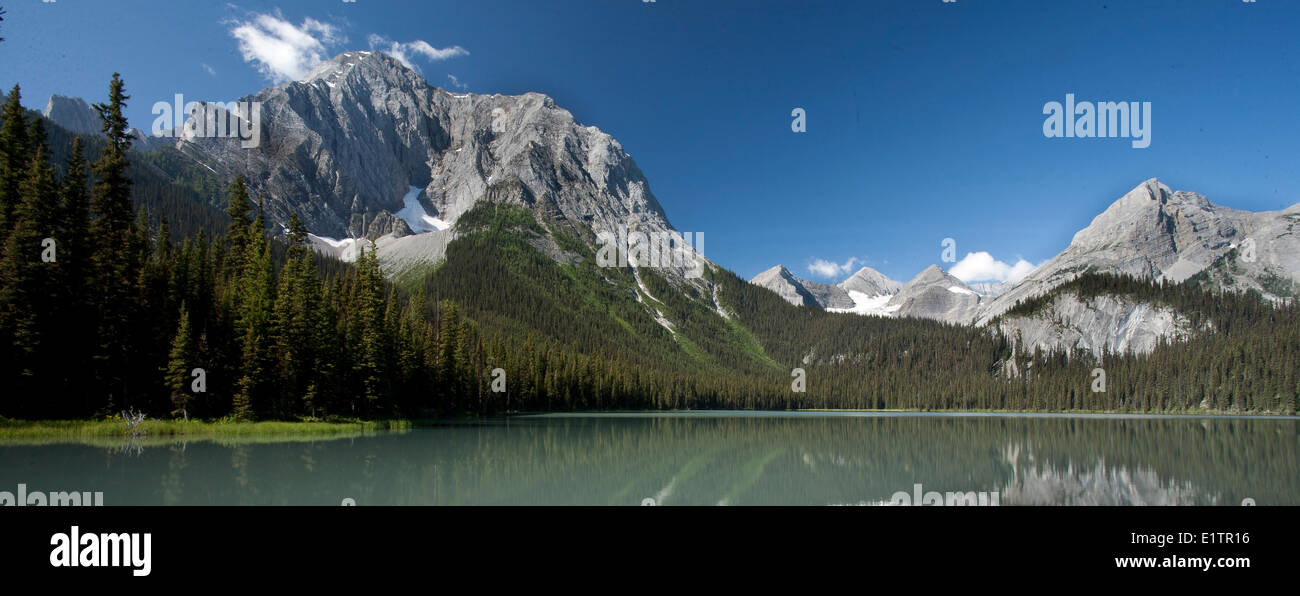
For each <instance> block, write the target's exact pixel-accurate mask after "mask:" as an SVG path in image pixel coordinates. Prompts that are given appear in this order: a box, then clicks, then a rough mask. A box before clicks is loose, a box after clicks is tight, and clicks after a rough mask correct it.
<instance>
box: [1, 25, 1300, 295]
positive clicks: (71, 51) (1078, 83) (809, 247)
mask: <svg viewBox="0 0 1300 596" xmlns="http://www.w3.org/2000/svg"><path fill="white" fill-rule="evenodd" d="M0 3H2V4H3V5H4V6H5V8H6V10H7V12H8V14H7V15H6V17H5V21H4V23H3V24H0V36H3V37H5V38H6V41H5V42H3V43H0V64H3V65H4V66H3V70H2V71H0V85H4V87H5V88H6V89H8V87H10V86H11V85H12V84H13V83H14V82H19V83H21V84H22V85H23V91H24V97H25V99H26V101H25V103H27V104H28V105H30V106H33V107H37V108H39V107H43V105H44V102H45V99H46V98H47V97H48V96H49V95H50V94H51V93H61V94H66V95H77V96H82V97H85V98H87V99H88V100H91V101H99V100H101V99H102V97H103V96H104V94H105V91H106V89H107V81H108V79H109V77H110V75H111V73H112V72H114V71H119V72H121V73H122V74H123V76H124V78H125V79H126V81H127V87H128V91H129V92H130V93H131V94H132V95H133V101H132V103H131V106H130V108H131V110H130V113H129V116H130V117H131V119H132V124H133V125H134V126H138V127H140V128H145V129H148V128H149V124H150V123H151V122H152V121H153V115H152V114H151V113H150V107H151V106H152V104H153V103H154V102H155V101H160V100H168V99H170V98H171V97H172V96H173V95H174V94H176V93H183V94H184V95H185V96H186V98H187V100H193V99H200V100H231V99H235V98H237V97H239V96H242V95H244V94H246V93H250V92H252V91H255V90H257V89H260V88H262V87H266V86H269V85H271V84H272V83H273V82H274V81H276V80H283V78H284V76H285V73H292V72H293V71H294V64H293V63H289V64H287V65H286V64H281V65H280V68H279V71H278V72H279V74H278V75H277V74H276V72H277V71H276V69H275V68H272V67H267V66H265V65H264V64H262V63H260V62H258V61H257V60H256V59H246V57H245V53H244V51H243V50H241V42H240V39H239V37H240V36H241V32H242V36H243V37H244V39H245V40H246V41H247V40H253V41H257V40H258V39H259V38H257V37H256V35H255V34H258V33H260V34H263V35H264V36H265V35H270V34H275V33H276V30H275V29H274V27H271V26H270V25H274V24H276V23H281V24H287V25H289V26H290V27H292V31H291V33H294V34H305V35H307V36H308V37H307V39H306V41H303V40H302V39H300V40H299V41H303V43H304V44H306V45H302V46H294V49H293V51H294V52H297V53H296V54H295V56H296V57H297V58H300V59H303V60H306V61H308V62H309V61H310V60H312V59H313V56H316V55H320V56H323V57H329V56H332V55H334V54H337V53H339V52H342V51H346V50H350V49H368V48H371V47H372V46H373V47H376V48H377V49H382V50H387V51H390V52H391V51H400V52H403V53H404V55H405V57H406V59H407V60H409V61H410V62H411V63H412V64H413V65H414V66H415V67H417V68H418V69H419V70H420V71H421V73H422V74H424V75H425V77H426V78H427V79H428V80H429V81H430V83H432V84H434V85H438V86H441V87H444V88H449V89H451V88H455V84H454V83H453V82H452V80H451V79H450V78H449V75H451V76H454V77H455V78H456V80H457V81H459V82H460V84H461V85H464V86H465V87H466V88H467V89H468V90H469V91H473V92H476V93H507V94H513V93H522V92H525V91H540V92H543V93H547V94H549V95H551V96H552V97H554V98H555V100H556V102H557V103H559V104H560V105H562V106H564V107H566V108H567V109H569V110H570V111H571V112H573V114H574V115H575V116H576V117H577V118H578V119H579V120H580V121H582V122H583V123H584V124H590V125H595V126H598V127H600V128H601V129H602V130H605V131H606V132H609V133H610V134H612V135H613V136H614V137H615V138H617V139H618V140H619V141H620V142H621V143H622V144H623V146H624V148H625V149H626V150H627V151H628V152H629V153H631V154H632V155H633V157H634V158H635V159H636V161H637V163H638V165H639V166H640V167H641V169H642V171H644V172H645V174H646V176H647V177H648V178H649V179H650V183H651V188H652V190H653V191H654V193H655V195H656V196H657V197H658V199H659V201H660V202H661V203H662V204H663V206H664V208H665V210H666V211H667V212H668V214H669V217H670V219H671V220H672V222H673V224H674V225H675V226H676V227H677V228H678V229H679V230H682V231H691V232H703V233H704V234H705V238H706V242H705V246H704V252H705V254H707V255H708V256H709V257H710V258H712V259H713V260H714V261H716V262H718V263H720V264H722V265H724V266H726V267H728V268H731V269H732V270H734V271H736V272H737V273H739V274H740V275H742V276H745V277H750V276H753V275H754V274H756V273H758V272H759V271H762V270H763V269H766V268H768V267H770V266H772V265H775V264H777V263H783V264H785V265H786V266H788V267H790V268H791V269H792V270H793V271H795V273H796V274H797V275H800V276H802V277H806V278H810V279H814V280H818V281H838V279H841V278H842V277H844V276H846V275H847V274H848V273H852V270H854V269H856V267H857V266H858V265H859V264H866V265H870V266H873V267H875V268H877V269H879V270H881V271H882V272H884V273H885V274H887V275H889V276H891V277H894V278H896V279H899V280H902V281H906V280H908V279H910V278H911V277H912V276H913V275H915V274H916V273H917V272H919V271H920V270H921V269H922V268H924V267H925V266H927V265H929V264H932V263H939V261H940V254H941V251H942V246H941V242H942V240H943V239H944V238H953V239H954V240H955V241H956V243H957V246H956V247H957V253H958V255H959V257H961V256H964V255H966V254H967V253H972V252H987V253H989V254H990V255H992V257H993V259H996V261H997V262H1001V263H1005V264H1007V265H1011V264H1014V263H1016V261H1017V260H1019V259H1024V260H1026V261H1028V262H1031V263H1035V264H1036V263H1041V262H1042V261H1044V260H1046V259H1048V258H1051V257H1052V256H1053V255H1055V254H1056V253H1057V252H1059V251H1060V250H1061V249H1063V248H1064V247H1065V246H1066V245H1067V244H1068V243H1069V240H1070V237H1071V236H1072V235H1073V233H1074V232H1075V231H1077V230H1078V229H1080V228H1082V227H1084V226H1086V225H1087V224H1088V222H1089V221H1090V220H1091V218H1092V217H1093V216H1095V215H1096V214H1097V213H1099V212H1100V211H1101V210H1103V209H1104V208H1105V207H1106V206H1107V205H1109V204H1110V203H1111V202H1112V201H1114V200H1115V199H1116V198H1118V197H1119V196H1121V195H1122V194H1124V193H1125V192H1126V191H1128V190H1129V189H1131V188H1132V187H1134V186H1136V185H1137V184H1139V183H1140V182H1142V181H1143V180H1145V179H1147V178H1151V177H1158V178H1160V179H1161V180H1162V181H1163V182H1165V183H1166V184H1168V185H1170V186H1171V187H1173V188H1174V189H1185V190H1195V191H1198V192H1201V193H1203V194H1205V195H1206V196H1208V197H1209V198H1210V200H1211V201H1213V202H1215V203H1218V204H1222V205H1227V206H1230V207H1235V208H1241V209H1251V210H1265V209H1279V208H1283V207H1285V206H1288V205H1291V204H1294V203H1296V202H1300V167H1298V165H1300V159H1297V158H1298V157H1300V142H1298V141H1297V140H1298V139H1300V116H1298V111H1300V101H1297V98H1300V93H1297V91H1300V44H1297V43H1296V42H1295V32H1296V30H1297V29H1298V28H1300V27H1298V26H1300V2H1290V1H1282V0H1258V2H1251V3H1247V2H1240V1H1239V0H1168V1H1161V0H1148V1H1142V2H1123V1H1120V0H1105V1H1089V0H1077V1H1070V2H1043V1H1039V0H1023V1H1017V0H957V1H956V2H951V3H949V2H943V1H942V0H863V1H853V2H849V1H845V2H816V1H803V2H794V1H789V2H766V1H744V2H741V1H737V2H727V1H721V0H697V1H674V0H657V1H656V2H643V1H641V0H600V1H595V0H593V1H571V2H567V1H554V2H552V1H547V2H538V1H534V0H529V1H520V2H498V1H491V0H474V1H460V2H436V1H422V2H396V1H381V0H357V1H356V2H341V1H340V2H325V1H320V0H316V1H313V2H237V3H235V4H224V3H217V2H213V3H199V2H165V1H145V0H133V1H132V2H130V3H117V2H112V3H110V2H99V1H91V0H58V1H57V2H52V3H50V2H41V1H39V0H21V1H18V0H0ZM268 19H269V20H268ZM308 19H310V20H308ZM241 26H243V27H245V29H240V27H241ZM110 32H111V33H112V36H113V37H112V39H110V38H109V33H110ZM283 32H284V31H283V30H282V31H280V33H283ZM372 36H379V37H380V38H382V39H372ZM416 42H424V44H427V45H417V44H416ZM312 44H317V45H318V46H319V47H316V46H313V45H312ZM393 44H401V45H397V46H394V45H393ZM254 45H256V44H254ZM258 47H261V46H258ZM457 48H459V50H457ZM261 49H263V50H265V49H266V48H265V47H262V48H261ZM421 49H424V50H425V51H424V52H421V51H420V50H421ZM254 54H256V51H254ZM259 66H261V68H259ZM299 66H300V65H299ZM277 77H278V78H277ZM1067 93H1073V94H1075V96H1076V97H1077V99H1078V100H1080V101H1084V100H1087V101H1140V102H1151V105H1152V109H1151V112H1152V114H1151V115H1152V128H1151V137H1150V138H1151V145H1150V147H1148V148H1146V149H1134V148H1132V146H1131V144H1130V142H1129V140H1128V139H1103V138H1091V139H1080V138H1068V139H1067V138H1047V137H1045V136H1044V134H1043V122H1044V119H1045V116H1044V115H1043V108H1044V104H1046V103H1047V102H1051V101H1057V102H1064V100H1065V95H1066V94H1067ZM796 107H798V108H803V109H804V110H805V111H806V113H807V117H806V118H807V120H806V123H807V131H806V132H803V133H795V132H793V131H792V130H791V121H792V117H791V110H792V109H794V108H796ZM818 260H821V261H824V262H827V263H830V262H834V263H838V264H840V265H844V264H845V263H850V266H849V267H848V268H845V269H844V270H843V271H842V272H840V271H836V268H832V267H822V268H821V269H822V274H826V273H830V274H831V275H829V276H822V275H820V274H818V273H816V272H814V270H813V269H812V268H810V265H812V264H814V263H815V262H817V261H818ZM971 263H972V264H973V263H974V261H972V262H971ZM941 264H942V263H941ZM994 265H996V263H994ZM944 266H945V267H947V266H948V264H944ZM971 269H972V270H987V271H988V273H987V274H986V276H993V277H995V278H996V277H997V276H1000V275H1002V274H1000V273H997V267H996V266H993V267H971Z"/></svg>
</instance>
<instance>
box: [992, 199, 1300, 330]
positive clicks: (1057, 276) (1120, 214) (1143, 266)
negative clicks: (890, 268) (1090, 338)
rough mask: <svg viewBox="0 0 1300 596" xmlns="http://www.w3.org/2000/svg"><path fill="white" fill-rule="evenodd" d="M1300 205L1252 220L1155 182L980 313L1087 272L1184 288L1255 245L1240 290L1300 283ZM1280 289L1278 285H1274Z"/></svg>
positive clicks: (1239, 277)
mask: <svg viewBox="0 0 1300 596" xmlns="http://www.w3.org/2000/svg"><path fill="white" fill-rule="evenodd" d="M1297 222H1300V205H1294V206H1292V207H1290V208H1288V209H1286V210H1284V211H1268V212H1261V213H1253V212H1249V211H1240V210H1236V209H1229V208H1226V207H1220V206H1217V205H1214V204H1212V203H1210V202H1209V201H1208V200H1206V198H1205V197H1204V196H1201V195H1199V194H1196V193H1191V192H1183V191H1178V192H1174V191H1171V190H1170V189H1169V187H1168V186H1165V185H1164V184H1161V183H1160V182H1159V181H1157V180H1156V179H1154V178H1153V179H1150V180H1147V181H1146V182H1143V183H1142V184H1140V185H1138V187H1137V188H1134V189H1133V190H1132V191H1130V192H1129V193H1128V194H1125V195H1124V196H1123V197H1121V198H1120V199H1119V200H1117V201H1115V203H1113V204H1112V205H1111V206H1110V207H1109V208H1107V209H1106V211H1104V212H1102V213H1101V214H1100V215H1098V216H1097V217H1096V218H1095V219H1093V220H1092V223H1091V224H1090V225H1089V226H1088V227H1086V228H1084V229H1082V230H1080V231H1079V232H1078V233H1076V234H1075V235H1074V239H1073V240H1072V241H1071V242H1070V245H1069V247H1067V248H1066V249H1065V251H1063V252H1062V253H1061V254H1059V255H1057V256H1056V257H1054V258H1053V259H1052V260H1050V261H1048V262H1047V263H1044V264H1043V266H1041V267H1039V268H1038V269H1037V270H1035V271H1034V272H1033V273H1032V274H1030V275H1029V276H1028V277H1026V278H1025V279H1024V280H1022V281H1021V282H1020V283H1019V284H1016V286H1015V287H1013V288H1011V289H1010V290H1008V291H1006V292H1005V293H1003V294H1001V295H1000V296H998V297H997V298H996V299H994V300H991V301H988V302H987V303H986V304H985V305H984V306H982V307H981V308H980V312H979V316H978V317H977V320H976V322H977V324H986V323H988V322H989V321H990V320H992V319H993V318H994V317H996V316H997V315H999V314H1002V313H1004V312H1006V311H1007V310H1008V309H1010V308H1011V307H1013V306H1015V304H1016V303H1017V302H1019V301H1021V300H1025V299H1027V298H1032V297H1034V296H1039V295H1042V294H1044V293H1046V292H1048V291H1050V290H1051V289H1052V288H1055V287H1056V286H1059V285H1061V284H1063V283H1065V282H1067V281H1069V280H1071V279H1073V278H1074V277H1075V276H1077V275H1079V274H1081V273H1083V272H1085V271H1097V272H1112V273H1125V274H1129V275H1132V276H1135V277H1138V278H1140V279H1147V280H1151V281H1160V280H1169V281H1174V282H1178V281H1182V280H1185V279H1187V278H1188V277H1191V276H1192V275H1195V274H1196V273H1198V272H1200V271H1202V270H1204V269H1205V268H1206V267H1207V266H1209V265H1211V264H1213V263H1214V262H1215V261H1216V260H1217V259H1219V258H1220V257H1223V256H1224V255H1225V253H1228V251H1230V250H1232V249H1233V248H1236V247H1238V246H1239V245H1241V246H1243V247H1244V246H1246V245H1250V246H1252V247H1253V249H1254V253H1255V254H1254V255H1253V257H1254V260H1253V261H1252V262H1249V263H1244V264H1243V266H1242V267H1241V268H1240V269H1241V270H1240V273H1238V274H1236V275H1234V278H1235V279H1234V281H1235V282H1237V285H1238V286H1239V287H1256V288H1262V287H1263V286H1266V285H1270V284H1268V283H1266V282H1264V281H1261V280H1262V279H1269V276H1270V275H1276V276H1280V277H1282V278H1285V279H1287V280H1290V281H1293V282H1295V281H1300V239H1297V236H1296V234H1295V233H1293V231H1292V230H1293V228H1294V226H1295V225H1296V224H1297ZM1271 285H1276V284H1271Z"/></svg>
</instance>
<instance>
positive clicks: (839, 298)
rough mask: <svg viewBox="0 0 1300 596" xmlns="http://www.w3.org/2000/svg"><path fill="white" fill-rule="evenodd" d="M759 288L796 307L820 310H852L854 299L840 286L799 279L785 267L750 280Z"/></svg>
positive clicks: (776, 268)
mask: <svg viewBox="0 0 1300 596" xmlns="http://www.w3.org/2000/svg"><path fill="white" fill-rule="evenodd" d="M749 283H752V284H754V285H757V286H762V287H764V288H767V289H769V290H772V291H773V292H776V293H777V294H778V295H779V296H781V298H783V299H785V301H786V302H789V303H790V304H793V305H795V306H815V307H818V308H851V307H852V306H853V299H852V298H849V293H848V292H846V291H844V289H843V288H840V287H839V286H832V285H829V284H819V283H817V282H812V281H808V280H804V279H799V278H797V277H795V276H794V274H793V273H790V270H789V269H786V268H785V266H784V265H777V266H776V267H773V268H771V269H768V270H767V271H764V272H762V273H759V274H758V275H755V276H754V279H751V280H749Z"/></svg>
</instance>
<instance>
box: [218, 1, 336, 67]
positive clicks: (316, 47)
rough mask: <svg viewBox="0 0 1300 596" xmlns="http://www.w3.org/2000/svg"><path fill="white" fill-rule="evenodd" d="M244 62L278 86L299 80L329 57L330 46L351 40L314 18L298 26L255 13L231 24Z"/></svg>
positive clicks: (268, 15)
mask: <svg viewBox="0 0 1300 596" xmlns="http://www.w3.org/2000/svg"><path fill="white" fill-rule="evenodd" d="M227 25H229V26H230V35H231V36H232V37H234V38H235V39H236V40H238V41H239V51H240V53H241V54H243V56H244V61H245V62H248V63H250V64H253V65H255V66H256V67H257V70H258V72H261V73H262V74H263V75H264V76H266V78H268V79H270V80H271V81H272V82H274V83H283V82H287V81H296V80H299V79H301V78H303V77H304V76H306V75H307V73H308V72H311V69H312V68H314V67H315V66H316V65H317V64H320V62H321V61H322V60H324V59H325V58H326V47H327V46H331V45H334V44H337V43H344V42H346V41H347V39H346V38H345V37H344V36H343V35H342V32H341V31H340V30H339V28H338V27H336V26H334V25H331V24H329V23H325V22H321V21H318V20H316V19H313V18H311V17H307V18H306V19H303V21H302V24H300V25H294V24H293V23H291V22H289V21H287V20H285V19H284V18H282V17H281V16H280V14H279V13H278V12H277V13H276V14H260V13H252V14H250V15H249V17H248V18H247V19H245V20H232V21H228V22H227Z"/></svg>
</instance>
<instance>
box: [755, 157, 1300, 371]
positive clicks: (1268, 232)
mask: <svg viewBox="0 0 1300 596" xmlns="http://www.w3.org/2000/svg"><path fill="white" fill-rule="evenodd" d="M1297 224H1300V205H1294V206H1292V207H1290V208H1288V209H1285V210H1281V211H1269V212H1260V213H1255V212H1250V211H1241V210H1237V209H1230V208H1226V207H1222V206H1218V205H1215V204H1213V203H1211V202H1210V201H1209V200H1208V199H1206V198H1205V197H1204V196H1202V195H1200V194H1197V193H1193V192H1186V191H1173V190H1171V189H1170V188H1169V187H1168V186H1166V185H1164V184H1161V183H1160V182H1159V181H1158V180H1156V179H1150V180H1147V181H1145V182H1143V183H1142V184H1139V185H1138V186H1137V187H1136V188H1134V189H1133V190H1132V191H1130V192H1128V193H1126V194H1125V195H1124V196H1122V197H1120V198H1119V199H1118V200H1116V201H1115V202H1114V203H1112V204H1111V205H1110V206H1109V207H1108V208H1107V209H1106V210H1105V211H1103V212H1102V213H1100V214H1099V215H1097V217H1096V218H1094V219H1093V221H1092V222H1091V223H1090V224H1089V225H1088V226H1087V227H1085V228H1083V229H1082V230H1079V232H1078V233H1076V234H1075V235H1074V238H1073V240H1072V241H1071V242H1070V244H1069V246H1068V247H1066V249H1065V250H1064V251H1062V252H1061V253H1060V254H1058V255H1057V256H1056V257H1054V258H1053V259H1051V260H1049V261H1048V262H1046V263H1044V264H1043V265H1042V266H1040V267H1038V268H1037V269H1036V270H1035V271H1034V272H1033V273H1031V274H1030V275H1029V276H1027V277H1025V278H1024V279H1023V280H1021V281H1019V282H1017V283H1014V284H1013V283H979V284H972V285H967V284H965V283H962V282H961V280H958V279H956V278H955V277H952V276H951V275H949V274H947V273H945V272H944V271H943V270H942V269H940V268H939V267H937V266H930V267H929V268H927V269H926V270H925V271H922V272H921V273H920V274H919V275H917V277H916V278H915V279H913V280H912V281H910V282H908V284H907V285H906V286H904V287H902V288H898V289H895V287H894V286H889V285H887V284H886V283H885V282H882V281H881V280H882V279H883V280H888V278H886V277H884V276H883V275H880V274H879V273H878V272H875V271H873V270H868V269H864V270H863V271H859V272H858V273H856V274H854V276H853V277H850V278H849V279H847V280H845V281H844V282H843V283H841V284H840V287H841V288H843V289H845V290H846V291H848V292H849V294H850V297H851V298H852V299H853V300H854V301H855V306H854V307H852V308H827V310H831V311H834V312H853V313H858V314H875V315H883V316H897V317H919V318H928V319H935V320H939V321H944V322H949V323H959V324H973V325H975V326H981V327H982V326H990V325H992V326H995V327H997V328H998V329H999V330H1000V331H1001V332H1002V333H1003V334H1005V335H1007V336H1009V337H1016V338H1019V341H1020V342H1021V344H1020V345H1022V346H1024V347H1027V348H1029V347H1032V348H1037V349H1039V350H1057V351H1062V352H1068V353H1076V352H1081V351H1082V352H1092V353H1095V354H1101V353H1103V352H1105V351H1111V352H1136V353H1149V352H1151V350H1153V349H1154V348H1155V346H1156V345H1158V344H1159V342H1160V341H1162V340H1182V339H1185V338H1186V337H1188V335H1189V334H1190V333H1192V332H1193V331H1194V329H1193V326H1192V325H1191V324H1190V323H1189V317H1188V313H1186V312H1181V311H1179V310H1178V309H1176V308H1173V307H1171V306H1170V305H1168V304H1155V303H1152V302H1150V301H1144V300H1143V299H1139V298H1135V297H1133V296H1117V295H1110V296H1098V297H1094V299H1091V300H1086V301H1084V300H1080V299H1079V297H1078V296H1077V295H1075V294H1071V293H1069V292H1066V293H1059V292H1055V290H1056V289H1057V288H1059V287H1061V286H1062V285H1064V284H1067V283H1068V282H1070V281H1072V280H1074V279H1077V278H1078V277H1079V276H1080V275H1082V274H1084V273H1098V274H1119V275H1127V276H1131V277H1133V278H1135V279H1138V280H1142V281H1145V282H1148V283H1153V284H1159V283H1187V284H1192V285H1193V286H1196V287H1200V288H1203V289H1207V290H1212V291H1222V290H1235V291H1246V290H1254V291H1257V292H1259V293H1260V295H1262V296H1263V297H1264V298H1266V299H1268V300H1271V301H1274V302H1278V301H1284V300H1289V299H1293V298H1295V297H1297V296H1300V235H1297V234H1296V230H1295V227H1296V226H1297ZM756 280H757V278H756ZM760 285H763V284H760ZM787 290H788V288H787ZM873 293H874V296H875V298H871V296H872V295H873ZM886 297H888V298H887V299H886ZM787 299H788V298H787ZM1040 299H1043V300H1045V302H1042V304H1041V305H1040V306H1041V307H1040V308H1037V309H1036V310H1034V312H1032V313H1020V314H1016V315H1014V316H1007V312H1008V311H1010V310H1012V309H1014V308H1015V307H1016V305H1018V304H1022V303H1026V302H1029V301H1035V300H1040ZM805 303H807V304H813V303H815V301H813V302H805ZM1210 325H1212V323H1211V324H1210Z"/></svg>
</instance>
